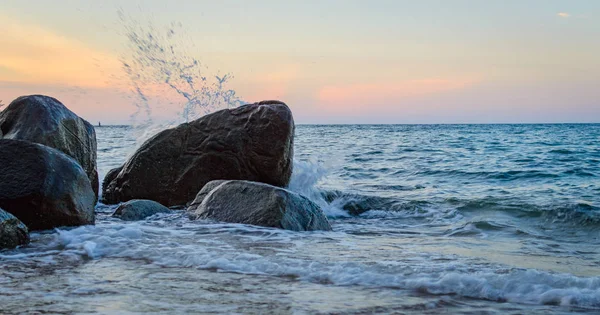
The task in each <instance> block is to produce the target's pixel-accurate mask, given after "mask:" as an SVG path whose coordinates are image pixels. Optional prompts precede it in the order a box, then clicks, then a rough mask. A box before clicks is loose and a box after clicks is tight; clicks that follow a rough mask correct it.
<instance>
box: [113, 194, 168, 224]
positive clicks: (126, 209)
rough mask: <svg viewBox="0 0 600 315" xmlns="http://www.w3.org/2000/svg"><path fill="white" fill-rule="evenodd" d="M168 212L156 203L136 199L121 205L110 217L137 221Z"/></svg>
mask: <svg viewBox="0 0 600 315" xmlns="http://www.w3.org/2000/svg"><path fill="white" fill-rule="evenodd" d="M168 212H171V210H170V209H169V208H167V207H165V206H163V205H161V204H160V203H158V202H156V201H152V200H140V199H136V200H130V201H127V202H125V203H123V204H121V205H120V206H119V207H118V208H117V210H116V211H115V213H113V215H112V216H113V217H116V218H120V219H121V220H125V221H138V220H143V219H145V218H147V217H149V216H152V215H155V214H157V213H168Z"/></svg>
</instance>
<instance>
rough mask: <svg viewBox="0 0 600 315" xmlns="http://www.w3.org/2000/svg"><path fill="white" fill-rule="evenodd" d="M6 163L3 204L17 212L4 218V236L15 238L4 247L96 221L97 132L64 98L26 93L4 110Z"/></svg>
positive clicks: (0, 187)
mask: <svg viewBox="0 0 600 315" xmlns="http://www.w3.org/2000/svg"><path fill="white" fill-rule="evenodd" d="M0 166H1V167H0V207H1V208H3V209H4V211H5V212H7V213H10V214H11V215H12V216H14V217H11V218H9V219H5V216H3V217H2V222H5V223H6V222H9V223H7V224H9V225H6V224H5V223H3V225H2V227H3V228H2V229H0V239H2V240H5V239H9V240H13V241H6V242H4V241H3V242H2V244H3V245H1V246H0V247H13V246H17V245H22V244H23V243H25V242H26V241H27V240H28V237H27V238H25V237H22V234H23V233H25V234H26V233H27V231H28V230H32V231H34V230H46V229H52V228H56V227H61V226H77V225H85V224H94V206H95V204H96V200H97V198H98V172H97V171H96V133H95V131H94V128H93V127H92V125H91V124H90V123H88V122H87V121H85V120H83V119H82V118H80V117H78V116H77V115H75V114H74V113H73V112H71V111H70V110H69V109H67V108H66V107H65V106H64V105H63V104H62V103H60V102H59V101H58V100H56V99H54V98H52V97H48V96H43V95H31V96H22V97H19V98H17V99H16V100H14V101H13V102H11V103H10V104H9V105H8V106H7V107H6V108H5V109H4V110H3V111H2V112H0ZM17 219H18V220H19V221H20V222H22V223H19V224H17V223H15V222H16V221H15V220H17ZM23 223H24V224H25V225H26V226H27V228H24V227H25V225H22V224H23ZM11 226H12V227H11ZM11 235H12V236H11ZM15 235H17V236H15ZM14 240H19V241H17V242H15V241H14Z"/></svg>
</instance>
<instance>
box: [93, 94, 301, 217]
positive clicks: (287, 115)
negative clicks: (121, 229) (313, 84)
mask: <svg viewBox="0 0 600 315" xmlns="http://www.w3.org/2000/svg"><path fill="white" fill-rule="evenodd" d="M294 128H295V127H294V119H293V117H292V112H291V111H290V109H289V107H288V106H287V105H286V104H284V103H282V102H278V101H265V102H260V103H256V104H248V105H244V106H240V107H238V108H234V109H225V110H221V111H218V112H215V113H212V114H209V115H206V116H204V117H201V118H200V119H197V120H195V121H192V122H189V123H185V124H181V125H179V126H178V127H176V128H173V129H168V130H164V131H162V132H160V133H158V134H157V135H156V136H154V137H152V138H151V139H149V140H148V141H146V142H145V143H144V144H143V145H142V146H141V147H140V148H139V149H138V150H137V151H136V152H135V154H134V155H133V156H132V157H131V158H130V159H129V161H127V162H126V163H125V164H124V166H123V167H122V168H121V169H120V170H113V171H111V172H109V175H110V176H107V178H106V180H105V181H104V184H103V194H102V198H103V202H104V203H106V204H115V203H119V202H123V201H128V200H131V199H149V200H154V201H157V202H160V203H161V204H163V205H165V206H167V207H170V206H177V205H185V204H187V203H189V202H190V201H192V200H193V199H194V197H195V196H196V194H197V193H198V191H199V190H200V189H202V187H204V185H205V184H206V183H208V182H210V181H212V180H216V179H240V180H252V181H257V182H263V183H268V184H271V185H275V186H280V187H285V186H287V184H288V183H289V181H290V176H291V174H292V160H293V137H294Z"/></svg>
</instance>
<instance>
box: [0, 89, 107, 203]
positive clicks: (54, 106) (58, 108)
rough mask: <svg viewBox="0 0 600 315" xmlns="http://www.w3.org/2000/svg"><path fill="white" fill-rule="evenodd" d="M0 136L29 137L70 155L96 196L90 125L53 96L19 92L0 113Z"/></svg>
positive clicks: (94, 137) (94, 150)
mask: <svg viewBox="0 0 600 315" xmlns="http://www.w3.org/2000/svg"><path fill="white" fill-rule="evenodd" d="M0 130H1V131H0V138H1V139H13V140H25V141H31V142H35V143H39V144H43V145H45V146H49V147H51V148H55V149H57V150H59V151H61V152H63V153H65V154H66V155H68V156H70V157H72V158H73V159H75V161H77V163H79V165H81V167H82V168H83V170H84V171H85V173H86V174H87V176H88V178H89V180H90V182H91V184H92V189H93V190H94V194H95V195H96V197H98V171H97V169H96V132H95V131H94V127H93V126H92V125H91V124H90V123H88V122H87V121H85V120H83V119H82V118H80V117H79V116H77V115H76V114H75V113H73V112H72V111H70V110H69V109H68V108H67V107H65V106H64V105H63V104H62V103H61V102H59V101H58V100H57V99H55V98H52V97H49V96H44V95H29V96H21V97H19V98H17V99H16V100H14V101H12V103H10V105H8V106H7V107H6V109H4V111H2V112H1V113H0Z"/></svg>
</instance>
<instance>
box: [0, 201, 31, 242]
mask: <svg viewBox="0 0 600 315" xmlns="http://www.w3.org/2000/svg"><path fill="white" fill-rule="evenodd" d="M28 243H29V230H28V229H27V227H26V226H25V224H23V222H21V221H19V219H17V218H16V217H15V216H13V215H12V214H10V213H8V212H6V211H4V210H2V209H0V249H5V248H15V247H17V246H20V245H25V244H28Z"/></svg>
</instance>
